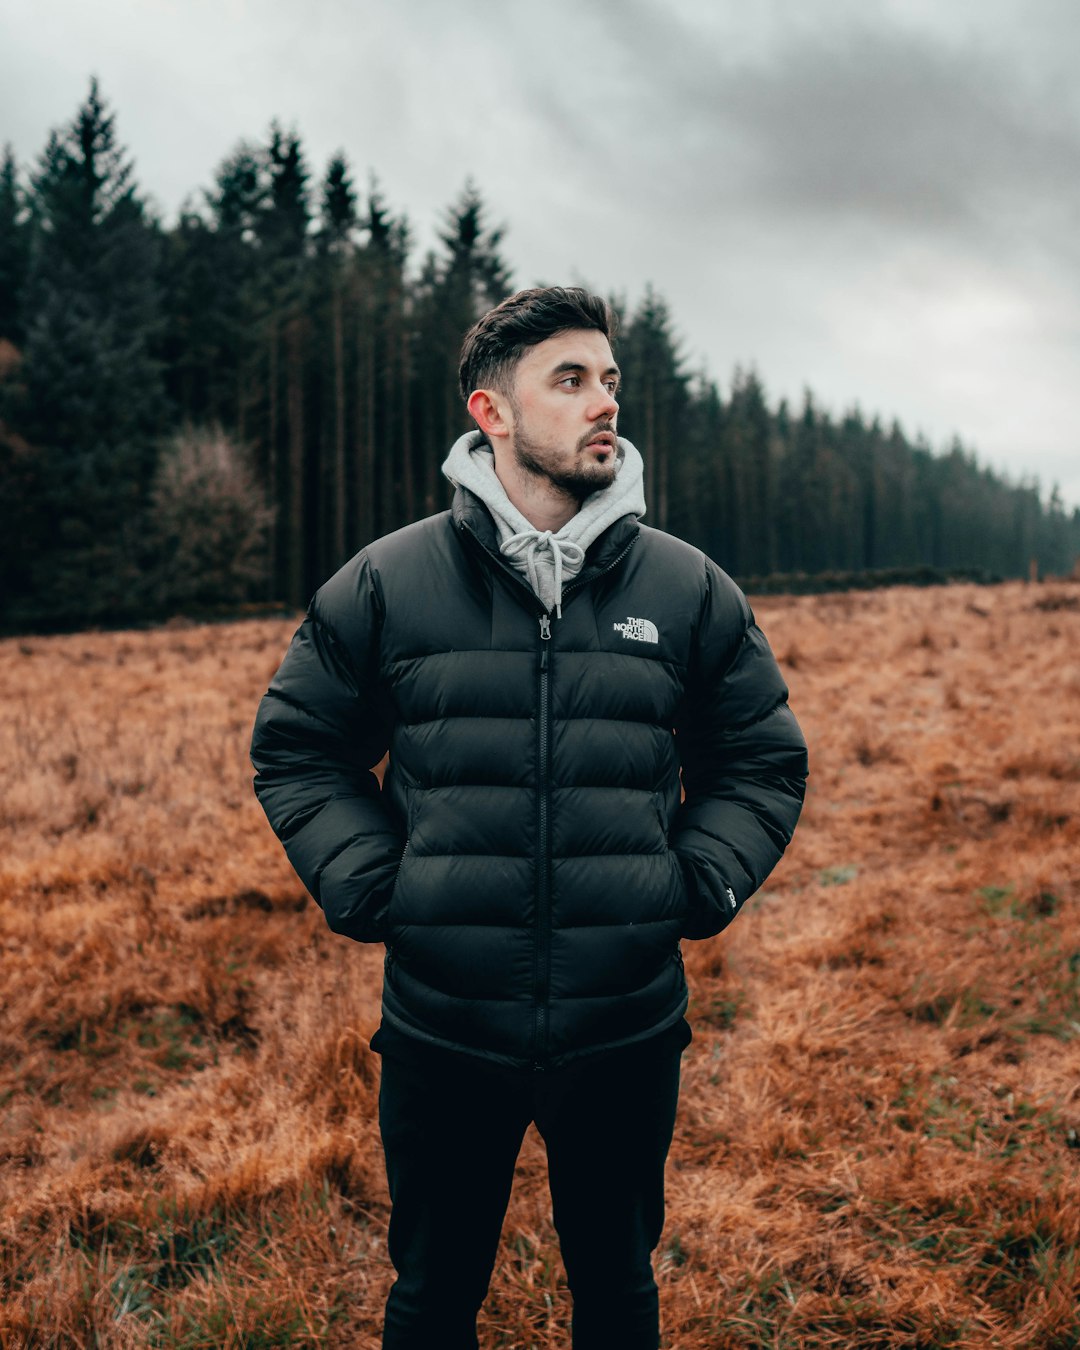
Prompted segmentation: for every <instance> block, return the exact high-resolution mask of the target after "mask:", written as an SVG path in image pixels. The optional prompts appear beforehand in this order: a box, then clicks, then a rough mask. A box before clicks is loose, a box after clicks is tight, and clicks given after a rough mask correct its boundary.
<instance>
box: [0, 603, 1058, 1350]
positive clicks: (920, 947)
mask: <svg viewBox="0 0 1080 1350" xmlns="http://www.w3.org/2000/svg"><path fill="white" fill-rule="evenodd" d="M757 608H758V614H759V618H760V620H761V622H762V625H763V627H764V628H765V629H766V631H767V632H768V633H769V635H770V638H771V640H772V643H773V646H774V648H775V650H776V652H777V655H778V656H779V658H780V660H781V663H782V665H783V667H784V669H785V672H786V673H787V675H788V678H789V681H790V684H791V689H792V703H793V706H794V707H795V709H796V711H797V713H798V715H799V718H800V720H801V722H802V723H803V726H804V728H805V730H806V733H807V738H808V740H809V743H810V747H811V766H812V780H811V789H810V794H809V797H808V804H807V809H806V813H805V815H804V818H803V823H802V825H801V826H800V829H799V832H798V834H797V836H796V840H795V842H794V844H793V845H792V847H791V849H790V850H789V853H788V856H787V857H786V858H785V860H784V862H783V863H782V865H781V866H780V868H779V869H778V870H777V872H776V873H775V875H774V877H773V878H772V879H771V880H770V882H769V884H768V885H767V886H766V888H765V890H764V892H763V893H762V895H761V896H759V897H758V899H757V900H756V901H755V902H754V903H753V905H752V906H751V908H750V909H749V910H748V911H747V912H746V913H745V914H744V915H743V916H742V917H741V918H740V919H739V921H738V922H737V923H736V924H735V925H734V926H733V928H732V929H731V930H730V931H729V932H728V933H727V934H725V935H724V936H723V937H722V938H720V939H718V940H715V941H712V942H709V943H703V944H697V945H690V944H688V945H687V955H686V965H687V970H688V973H689V976H690V979H691V984H692V1004H691V1011H690V1018H691V1021H692V1023H693V1025H694V1030H695V1039H694V1042H693V1044H692V1045H691V1046H690V1048H689V1049H688V1051H687V1053H686V1057H685V1059H684V1089H683V1097H682V1103H681V1107H680V1117H679V1124H678V1129H677V1134H676V1140H675V1144H674V1147H673V1150H672V1155H671V1162H670V1167H669V1210H668V1223H667V1226H666V1229H665V1234H664V1238H663V1242H662V1244H661V1247H660V1249H659V1251H658V1253H657V1267H658V1272H659V1278H660V1282H661V1297H662V1300H663V1303H662V1307H663V1318H664V1325H665V1344H666V1345H668V1346H670V1347H674V1348H676V1350H727V1348H728V1347H731V1348H732V1350H734V1348H735V1347H777V1348H779V1347H792V1348H795V1347H799V1348H801V1347H807V1348H808V1350H817V1348H819V1347H820V1348H824V1347H925V1348H929V1347H947V1346H948V1347H975V1346H999V1347H1032V1348H1033V1350H1034V1348H1035V1347H1038V1348H1039V1350H1048V1348H1052V1347H1057V1348H1058V1350H1065V1348H1066V1347H1076V1346H1077V1345H1080V1312H1078V1296H1080V1181H1078V1166H1077V1165H1078V1163H1080V587H1077V586H1066V585H1064V584H1062V585H1057V586H1054V585H1043V586H1035V587H1024V586H1022V585H1019V584H1016V585H1007V586H1002V587H998V588H994V589H979V588H975V587H969V586H955V587H947V588H940V589H932V590H926V591H914V590H909V589H897V590H894V591H889V592H882V593H871V594H842V595H836V596H825V597H806V598H799V599H783V598H778V599H770V600H768V601H763V602H761V603H760V604H759V605H758V607H757ZM292 626H293V625H292V624H291V623H289V622H282V621H265V620H264V621H251V622H245V623H239V624H234V625H231V626H220V627H186V628H185V627H172V628H166V629H163V630H159V631H157V632H150V633H115V634H97V635H76V636H65V637H56V638H37V637H35V638H29V639H25V640H18V639H16V640H10V641H7V642H4V643H2V644H0V690H2V694H3V699H4V705H5V716H4V718H3V721H2V723H0V755H2V762H3V770H4V771H3V775H2V778H0V843H2V851H0V952H2V957H0V960H2V972H3V973H2V999H0V1106H2V1123H0V1347H3V1348H4V1350H14V1348H15V1347H47V1346H94V1347H109V1348H110V1350H111V1348H112V1347H129V1346H130V1347H136V1346H138V1347H142V1346H160V1347H174V1346H175V1347H180V1346H183V1347H190V1348H191V1350H194V1348H195V1347H222V1346H234V1347H242V1346H243V1347H257V1346H258V1347H262V1346H314V1345H320V1346H322V1345H325V1346H330V1347H336V1346H340V1347H345V1346H349V1347H356V1348H358V1350H374V1347H375V1346H376V1345H377V1344H378V1326H379V1321H380V1314H381V1305H382V1301H383V1298H384V1296H385V1293H386V1289H387V1286H388V1284H389V1281H390V1279H391V1270H390V1267H389V1265H388V1262H387V1258H386V1250H385V1224H386V1217H387V1197H386V1189H385V1181H384V1178H383V1175H382V1170H381V1155H380V1152H379V1146H378V1134H377V1127H376V1123H375V1103H376V1096H377V1085H378V1072H379V1070H378V1059H377V1056H374V1055H372V1053H371V1052H370V1051H369V1049H368V1045H367V1042H368V1038H369V1036H370V1034H371V1032H372V1031H373V1030H374V1027H375V1025H376V1021H377V1016H378V981H379V975H380V969H381V960H380V953H379V952H378V951H375V950H372V949H366V948H361V947H359V946H355V945H352V944H349V943H348V942H346V941H345V940H343V939H339V938H335V937H334V936H333V935H332V934H331V933H329V931H327V930H326V929H325V926H324V923H323V920H322V916H321V915H320V914H319V912H318V910H317V909H316V908H315V907H314V906H313V905H312V904H311V903H310V902H307V901H306V900H305V898H304V895H303V893H302V891H301V888H300V886H299V883H298V882H297V881H296V880H295V878H294V877H293V875H292V874H291V872H290V871H289V869H288V866H287V864H286V863H285V861H284V858H283V856H282V854H281V851H280V849H279V848H278V846H277V843H276V841H275V840H274V839H273V837H272V835H271V834H270V832H269V829H268V827H267V826H266V824H265V822H264V820H263V818H262V816H261V813H260V812H259V810H258V807H257V805H256V803H255V801H254V798H253V796H252V793H251V788H250V770H249V767H248V763H247V741H248V734H249V729H250V723H251V719H252V716H253V713H254V709H255V704H256V701H257V699H258V697H259V695H260V694H261V692H262V690H263V689H264V687H265V685H266V683H267V682H268V680H269V677H270V675H271V673H272V672H273V670H274V668H275V667H276V665H277V662H278V660H279V659H280V656H281V654H282V652H283V650H284V647H285V645H286V642H287V639H288V636H289V633H290V631H291V628H292ZM482 1325H483V1335H482V1344H483V1345H484V1346H485V1347H486V1350H494V1347H518V1348H519V1350H527V1348H528V1347H535V1350H554V1347H556V1346H565V1345H566V1344H567V1343H568V1335H567V1327H568V1303H567V1297H566V1294H565V1289H564V1285H563V1279H562V1274H561V1269H560V1266H559V1263H558V1259H557V1254H556V1248H555V1244H554V1238H553V1233H552V1229H551V1224H550V1221H549V1218H548V1215H547V1197H546V1189H545V1182H544V1171H543V1157H542V1151H541V1147H540V1145H539V1143H538V1141H537V1140H536V1138H535V1137H533V1136H532V1135H530V1138H529V1139H528V1141H527V1144H526V1148H525V1151H524V1152H523V1154H522V1158H521V1160H520V1164H519V1175H518V1179H517V1183H516V1186H515V1192H514V1198H513V1200H512V1202H511V1210H510V1214H509V1216H508V1220H507V1225H506V1229H505V1232H504V1238H503V1250H502V1256H501V1259H500V1263H499V1269H498V1272H497V1275H496V1278H495V1281H494V1283H493V1285H492V1291H491V1295H490V1297H489V1301H488V1304H487V1306H486V1309H485V1312H484V1315H483V1323H482Z"/></svg>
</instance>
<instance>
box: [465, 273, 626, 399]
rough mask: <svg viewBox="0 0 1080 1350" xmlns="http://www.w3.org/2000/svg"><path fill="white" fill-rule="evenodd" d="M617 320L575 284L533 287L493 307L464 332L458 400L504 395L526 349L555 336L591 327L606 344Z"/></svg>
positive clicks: (595, 297) (598, 299)
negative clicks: (483, 392) (486, 393)
mask: <svg viewBox="0 0 1080 1350" xmlns="http://www.w3.org/2000/svg"><path fill="white" fill-rule="evenodd" d="M616 327H617V320H616V317H615V314H614V313H613V311H612V310H611V307H610V306H609V305H608V303H607V301H606V300H603V299H601V297H600V296H598V295H590V294H589V292H588V291H586V290H583V289H582V288H581V287H580V286H534V287H533V288H532V289H531V290H528V291H518V293H517V294H516V295H511V296H510V297H509V298H508V299H506V300H503V301H502V302H501V303H500V304H498V305H496V306H495V308H494V309H489V310H488V312H487V313H486V314H485V315H484V316H483V318H482V319H479V320H478V321H477V322H476V323H474V324H473V326H472V327H471V328H470V329H469V331H468V332H467V333H466V334H465V341H464V342H463V343H462V344H461V360H460V362H459V363H458V380H459V382H460V384H461V397H462V398H463V399H465V400H468V397H469V395H470V394H471V393H472V391H473V390H474V389H502V390H503V391H504V392H507V393H509V386H510V380H511V378H512V375H513V370H514V367H515V366H516V365H517V363H518V362H519V361H520V360H521V358H522V356H523V355H524V353H525V351H526V350H527V349H528V348H529V347H535V346H536V345H537V343H539V342H546V341H547V339H548V338H550V337H554V336H555V334H556V333H565V332H568V331H570V330H571V329H576V328H595V329H596V330H597V332H600V333H603V335H604V336H605V337H606V338H607V340H608V341H609V342H610V341H611V340H612V338H613V337H614V336H615V330H616Z"/></svg>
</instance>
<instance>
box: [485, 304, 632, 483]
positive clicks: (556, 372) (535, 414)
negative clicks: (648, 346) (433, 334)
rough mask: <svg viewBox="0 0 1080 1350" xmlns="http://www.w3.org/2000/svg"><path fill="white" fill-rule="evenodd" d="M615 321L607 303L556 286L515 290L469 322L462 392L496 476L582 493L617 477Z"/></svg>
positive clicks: (617, 371) (617, 380)
mask: <svg viewBox="0 0 1080 1350" xmlns="http://www.w3.org/2000/svg"><path fill="white" fill-rule="evenodd" d="M614 331H615V319H614V315H613V314H612V312H611V310H610V308H609V307H608V305H607V303H606V301H604V300H602V299H600V297H598V296H594V295H589V294H588V292H587V291H584V290H580V289H578V288H576V287H575V288H564V287H561V286H551V287H544V288H542V289H534V290H529V291H520V292H519V293H518V294H517V295H513V296H511V297H510V298H509V299H508V300H504V301H503V302H502V304H500V305H497V306H496V307H495V308H494V309H493V310H490V311H489V312H488V313H487V314H485V315H484V317H483V318H482V319H480V321H479V322H478V323H477V324H475V325H474V326H473V328H471V329H470V331H469V333H468V334H467V335H466V337H465V342H464V344H463V346H462V351H461V363H460V368H459V374H460V380H461V389H462V394H463V395H464V397H465V400H466V404H467V406H468V409H469V412H470V413H471V414H472V416H473V418H474V419H475V420H476V423H477V425H478V426H479V428H480V430H481V431H482V432H483V433H484V435H485V436H486V437H487V439H488V441H489V442H490V443H491V445H492V448H493V449H494V451H495V460H496V470H497V471H498V472H499V474H500V476H501V477H502V476H503V475H504V472H506V471H511V472H514V473H516V474H520V475H525V476H527V477H529V478H531V479H532V480H533V481H534V482H536V483H539V482H540V481H541V480H546V481H547V483H548V484H550V485H552V486H554V488H555V489H556V490H557V491H558V492H559V493H561V494H565V496H567V497H569V498H574V499H576V500H578V501H581V500H582V499H583V498H584V497H586V496H588V495H589V493H591V492H595V491H596V490H597V489H598V488H602V487H606V486H608V484H609V483H611V482H612V480H613V479H614V477H615V472H616V446H615V420H616V417H617V415H618V411H619V405H618V404H617V403H616V401H615V391H616V389H617V388H618V383H619V368H618V366H617V365H616V364H615V358H614V357H613V356H612V353H611V338H612V336H613V334H614Z"/></svg>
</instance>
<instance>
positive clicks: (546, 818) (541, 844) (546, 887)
mask: <svg viewBox="0 0 1080 1350" xmlns="http://www.w3.org/2000/svg"><path fill="white" fill-rule="evenodd" d="M550 651H551V616H550V614H541V615H540V669H539V680H540V696H539V704H538V709H537V719H536V724H537V737H538V739H539V746H538V756H537V758H538V770H539V772H538V782H537V813H538V815H537V832H536V945H535V974H534V980H533V989H534V995H535V1001H534V1007H535V1022H534V1026H533V1067H534V1068H535V1069H538V1070H541V1069H543V1068H544V1064H545V1061H546V1059H547V1049H548V1017H549V1013H550V1007H549V1004H550V1000H551V810H550V806H551V709H550V699H551V671H550V660H549V656H548V653H549V652H550Z"/></svg>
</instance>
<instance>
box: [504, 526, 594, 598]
mask: <svg viewBox="0 0 1080 1350" xmlns="http://www.w3.org/2000/svg"><path fill="white" fill-rule="evenodd" d="M541 549H547V551H548V552H549V553H550V554H551V560H552V564H553V566H554V568H555V617H556V618H557V619H561V618H562V586H563V565H564V564H565V565H567V566H568V567H573V568H579V567H580V566H581V564H582V563H583V562H584V561H585V550H584V549H583V548H582V547H581V545H580V544H575V543H573V542H572V541H571V540H569V539H560V538H559V537H558V535H554V534H552V532H551V531H550V530H522V531H521V533H520V534H512V535H511V536H510V538H509V539H506V540H504V541H503V543H502V544H501V545H500V552H501V553H503V554H504V555H505V556H506V557H507V558H520V557H524V559H525V568H526V571H527V573H528V577H529V585H530V586H531V587H532V588H533V590H534V591H535V592H536V593H537V594H538V595H539V593H540V583H539V580H538V578H537V570H536V555H537V553H538V552H540V550H541Z"/></svg>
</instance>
